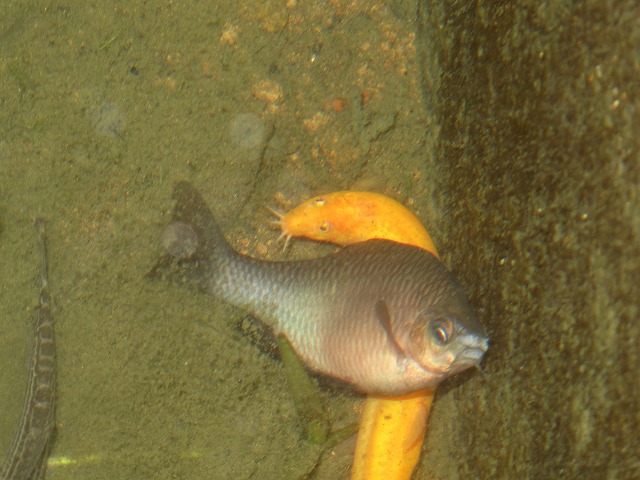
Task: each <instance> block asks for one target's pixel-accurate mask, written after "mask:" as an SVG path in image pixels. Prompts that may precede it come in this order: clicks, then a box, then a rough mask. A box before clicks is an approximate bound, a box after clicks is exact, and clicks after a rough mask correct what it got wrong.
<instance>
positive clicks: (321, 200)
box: [316, 198, 327, 207]
mask: <svg viewBox="0 0 640 480" xmlns="http://www.w3.org/2000/svg"><path fill="white" fill-rule="evenodd" d="M325 203H327V201H326V200H325V199H324V198H318V199H317V200H316V205H317V206H319V207H321V206H323V205H324V204H325Z"/></svg>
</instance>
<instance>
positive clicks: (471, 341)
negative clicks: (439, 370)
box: [453, 335, 489, 365]
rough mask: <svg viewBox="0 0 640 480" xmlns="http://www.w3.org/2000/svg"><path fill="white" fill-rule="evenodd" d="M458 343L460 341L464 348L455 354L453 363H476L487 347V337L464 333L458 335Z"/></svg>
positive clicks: (480, 359) (479, 360)
mask: <svg viewBox="0 0 640 480" xmlns="http://www.w3.org/2000/svg"><path fill="white" fill-rule="evenodd" d="M460 343H462V344H463V345H464V346H465V348H464V349H463V350H462V351H461V352H460V353H458V355H456V358H455V360H454V361H453V364H454V365H461V364H462V365H478V364H479V363H480V362H481V361H482V357H483V356H484V354H485V353H486V351H487V349H488V348H489V339H488V338H486V337H477V336H475V335H464V336H462V337H460Z"/></svg>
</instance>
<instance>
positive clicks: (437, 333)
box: [431, 319, 453, 346]
mask: <svg viewBox="0 0 640 480" xmlns="http://www.w3.org/2000/svg"><path fill="white" fill-rule="evenodd" d="M452 330H453V325H452V324H451V321H450V320H447V319H438V320H435V321H434V322H433V323H432V324H431V336H432V337H433V339H434V340H435V342H436V343H437V344H438V345H441V346H444V345H446V344H447V343H449V340H451V332H452Z"/></svg>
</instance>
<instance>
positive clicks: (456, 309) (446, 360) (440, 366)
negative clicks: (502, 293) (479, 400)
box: [398, 276, 489, 380]
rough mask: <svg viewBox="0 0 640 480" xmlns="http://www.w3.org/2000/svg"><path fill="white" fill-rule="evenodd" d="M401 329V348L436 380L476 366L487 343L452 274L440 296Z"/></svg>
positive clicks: (399, 334)
mask: <svg viewBox="0 0 640 480" xmlns="http://www.w3.org/2000/svg"><path fill="white" fill-rule="evenodd" d="M402 330H404V331H403V332H402V333H400V332H398V342H399V344H400V345H401V348H402V349H403V351H404V352H405V353H406V354H407V356H409V357H410V358H411V359H413V361H415V362H416V363H417V364H418V365H419V366H420V367H421V369H422V370H424V371H425V373H429V374H430V375H431V376H432V377H434V378H439V380H443V379H445V378H447V377H450V376H451V375H453V374H455V373H458V372H461V371H462V370H466V369H467V368H469V367H474V366H478V365H479V364H480V361H481V360H482V357H483V355H484V353H485V352H486V351H487V348H488V347H489V338H488V337H487V335H486V333H485V332H484V329H483V328H482V326H481V325H480V324H479V323H478V321H477V320H476V317H475V315H474V314H473V312H472V311H471V307H470V306H469V304H468V302H467V298H466V295H465V294H464V292H463V291H462V289H461V287H460V286H459V285H458V283H457V282H456V281H455V279H454V278H453V276H451V283H450V284H449V285H447V287H446V288H445V291H444V292H443V296H442V297H440V298H439V299H438V301H437V302H436V303H434V304H431V305H429V306H426V307H425V308H424V309H422V310H420V311H419V313H418V315H417V317H416V318H415V319H413V321H412V322H411V321H410V322H407V323H406V324H405V328H403V329H402Z"/></svg>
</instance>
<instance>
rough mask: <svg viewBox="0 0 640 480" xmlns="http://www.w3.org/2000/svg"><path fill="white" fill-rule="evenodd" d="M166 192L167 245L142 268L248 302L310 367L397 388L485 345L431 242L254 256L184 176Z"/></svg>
mask: <svg viewBox="0 0 640 480" xmlns="http://www.w3.org/2000/svg"><path fill="white" fill-rule="evenodd" d="M174 198H175V200H176V207H175V212H174V218H173V222H172V223H171V224H170V225H169V226H168V227H167V230H166V231H165V234H164V236H163V238H164V243H165V248H166V249H167V251H168V252H169V254H168V255H165V256H164V257H163V258H162V259H161V260H160V261H159V262H158V264H157V265H156V266H155V267H154V268H153V269H152V271H151V272H150V275H151V276H153V277H158V276H167V277H169V278H172V279H174V280H180V281H188V282H190V283H193V284H195V285H197V286H198V287H199V288H201V289H203V290H204V291H206V292H208V293H210V294H212V295H215V296H216V297H218V298H220V299H222V300H224V301H226V302H228V303H230V304H232V305H235V306H236V307H239V308H242V309H244V310H246V311H248V312H250V313H251V314H253V315H255V316H256V317H257V318H258V319H260V320H261V321H263V322H264V323H265V324H267V325H268V326H270V327H271V328H272V329H273V330H274V333H275V334H282V335H284V336H286V337H287V339H288V340H289V342H290V343H291V345H292V346H293V348H294V350H295V351H296V353H297V354H298V356H300V358H301V359H302V361H303V362H304V363H305V364H306V365H307V366H308V367H309V368H311V369H312V370H314V371H316V372H320V373H322V374H325V375H328V376H331V377H334V378H337V379H340V380H342V381H345V382H348V383H350V384H352V385H353V386H355V387H356V388H357V389H359V390H361V391H363V392H365V393H379V394H387V395H398V394H402V393H408V392H413V391H416V390H420V389H423V388H428V387H432V386H435V385H437V384H438V383H439V382H440V381H441V380H443V379H444V378H447V377H449V376H451V375H453V374H455V373H457V372H460V371H462V370H465V369H467V368H469V367H471V366H476V365H478V364H479V363H480V361H481V359H482V356H483V355H484V353H485V351H486V350H487V347H488V338H487V336H486V334H485V332H484V330H483V328H482V326H481V325H480V324H479V323H478V321H477V320H476V318H475V316H474V314H473V312H472V311H471V308H470V307H469V304H468V302H467V298H466V296H465V294H464V292H463V291H462V288H461V287H460V285H459V284H458V282H457V281H456V279H455V277H454V276H453V274H451V273H450V272H449V271H448V270H447V268H446V267H445V266H444V264H443V263H442V262H441V261H440V260H438V259H437V258H436V257H435V256H434V255H433V254H432V253H430V252H427V251H425V250H423V249H421V248H417V247H414V246H411V245H405V244H401V243H396V242H392V241H387V240H370V241H367V242H362V243H358V244H355V245H352V246H349V247H346V248H344V249H343V250H341V251H339V252H337V253H334V254H331V255H328V256H325V257H322V258H316V259H310V260H299V261H286V262H269V261H261V260H258V259H255V258H252V257H249V256H247V255H242V254H240V253H238V252H236V251H234V250H233V249H232V248H231V246H230V245H229V244H228V243H227V241H226V239H225V238H224V236H223V234H222V232H221V231H220V228H219V227H218V225H217V223H216V222H215V220H214V218H213V214H212V213H211V211H210V210H209V208H208V207H207V206H206V204H205V202H204V200H203V198H202V196H201V195H200V193H199V192H198V191H197V190H196V189H195V188H194V187H193V186H192V185H190V184H189V183H187V182H179V183H178V184H177V185H176V187H175V190H174Z"/></svg>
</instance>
